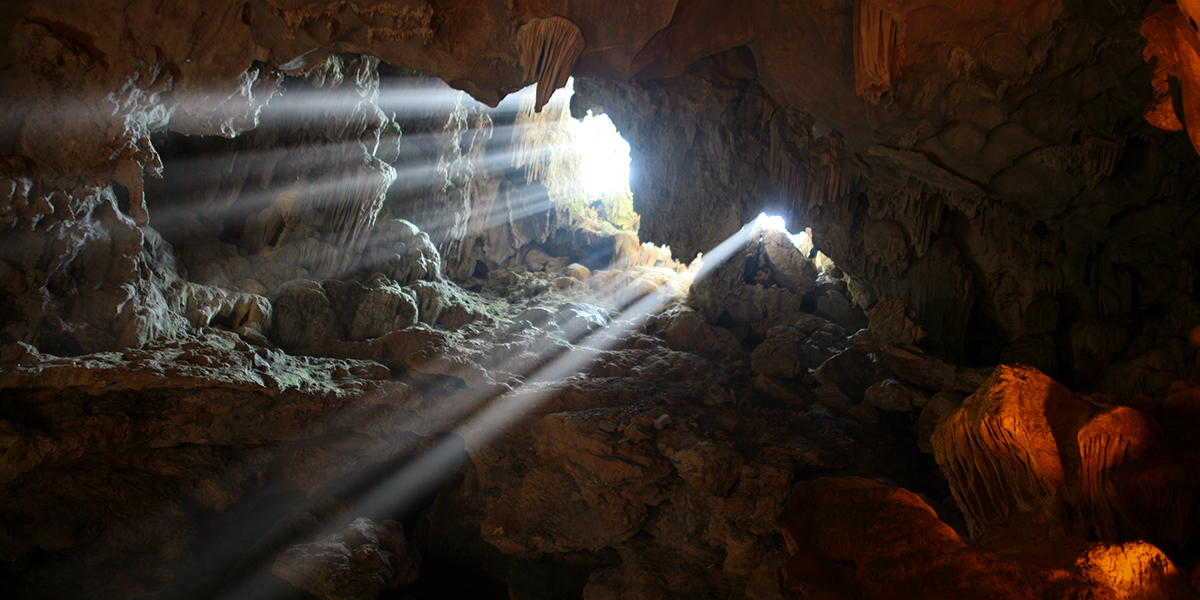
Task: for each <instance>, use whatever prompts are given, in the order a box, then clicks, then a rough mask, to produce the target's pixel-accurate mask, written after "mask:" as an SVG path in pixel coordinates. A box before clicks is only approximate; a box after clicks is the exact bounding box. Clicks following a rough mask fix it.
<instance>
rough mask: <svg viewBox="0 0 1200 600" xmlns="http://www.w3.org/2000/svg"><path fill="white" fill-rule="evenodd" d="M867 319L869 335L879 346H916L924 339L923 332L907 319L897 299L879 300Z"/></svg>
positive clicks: (901, 304) (907, 316)
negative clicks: (870, 334)
mask: <svg viewBox="0 0 1200 600" xmlns="http://www.w3.org/2000/svg"><path fill="white" fill-rule="evenodd" d="M867 318H868V319H869V321H870V329H871V333H872V334H873V335H874V336H875V340H876V341H877V342H879V343H880V344H885V345H886V344H916V343H917V342H920V341H921V340H923V339H925V331H924V330H922V329H921V327H920V326H919V325H917V324H916V323H913V321H912V319H911V318H909V315H908V311H906V310H905V308H904V303H903V302H901V300H900V299H899V298H894V297H893V298H884V299H883V300H880V301H879V302H878V303H877V304H876V305H875V307H874V308H872V309H871V312H869V313H867Z"/></svg>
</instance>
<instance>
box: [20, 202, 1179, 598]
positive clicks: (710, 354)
mask: <svg viewBox="0 0 1200 600" xmlns="http://www.w3.org/2000/svg"><path fill="white" fill-rule="evenodd" d="M389 227H391V228H392V230H395V229H396V228H403V231H404V232H406V233H407V234H408V237H404V236H402V237H404V239H405V240H408V242H406V243H409V246H408V247H409V248H410V250H409V252H408V254H406V255H403V256H401V255H396V256H397V258H398V259H400V258H403V260H402V261H401V262H402V263H403V264H399V263H392V267H394V269H393V271H392V272H393V274H395V273H397V272H399V271H403V272H404V273H412V272H414V267H413V265H414V264H417V263H421V264H427V263H423V262H422V261H426V259H430V258H433V256H430V255H429V253H430V252H432V253H433V254H434V255H436V251H432V250H431V249H430V248H426V249H425V250H423V251H420V252H418V251H412V250H411V248H412V247H416V246H421V244H420V243H419V242H420V239H419V238H420V235H422V234H419V233H418V232H416V228H415V227H412V226H411V225H410V224H407V223H404V222H394V223H392V224H391V225H388V224H381V225H380V228H381V230H387V229H388V228H389ZM147 239H148V240H150V241H147V242H146V244H147V247H148V248H149V247H151V246H153V245H154V244H153V243H152V242H154V240H153V236H150V237H148V238H147ZM414 240H415V241H414ZM158 243H159V244H161V245H165V244H166V242H165V241H161V240H159V241H158ZM422 247H423V246H422ZM615 247H616V248H617V251H616V252H615V253H614V261H615V262H616V263H617V265H619V266H616V267H612V268H609V269H601V270H595V271H592V270H589V269H587V268H586V267H582V266H581V265H578V264H570V265H567V266H562V265H563V264H564V263H565V262H566V258H562V259H558V260H557V261H553V262H552V263H551V264H549V265H546V264H543V265H541V266H540V268H536V267H537V265H535V268H533V269H531V268H529V267H528V266H523V267H517V268H508V269H496V270H492V271H491V272H490V273H488V276H487V277H486V278H472V279H469V280H465V281H461V282H459V283H460V284H461V285H458V284H455V283H452V282H450V281H449V280H447V279H445V278H444V277H443V276H442V275H441V274H440V273H439V272H437V269H425V270H424V271H422V272H421V274H420V275H419V276H418V277H417V278H415V279H413V280H412V281H409V282H408V283H407V284H406V285H401V282H400V281H398V280H397V279H393V278H391V277H389V276H387V275H384V274H382V273H376V274H374V275H371V276H369V277H368V276H361V275H359V276H355V277H347V278H344V279H343V280H327V281H324V282H316V281H308V282H299V283H293V284H289V285H285V286H281V287H280V288H279V290H280V291H279V292H278V293H277V295H276V297H275V298H274V299H273V301H271V302H269V303H268V304H269V309H267V308H264V307H263V306H260V305H259V304H256V303H255V302H256V301H252V300H253V298H251V296H252V295H250V294H244V293H235V292H222V291H221V290H220V289H219V288H213V287H209V286H203V285H200V284H194V283H189V282H185V281H182V280H180V281H178V282H176V284H175V287H174V288H173V289H175V290H176V292H178V293H180V294H184V295H186V296H187V298H186V299H185V300H180V301H179V302H180V303H181V304H182V305H186V306H187V307H188V308H189V311H182V312H184V314H187V315H189V318H191V319H192V321H193V324H197V323H199V324H200V326H199V327H197V328H196V329H195V330H194V332H193V333H190V334H188V335H186V336H183V337H180V338H178V339H176V340H174V341H169V342H153V343H151V344H149V345H147V346H146V347H144V348H142V349H130V350H125V351H122V352H102V353H94V354H87V355H81V356H72V357H58V356H53V355H50V354H46V353H40V352H38V351H37V350H36V349H34V348H33V347H31V346H28V345H26V344H14V345H10V346H7V347H5V348H3V350H2V353H0V365H2V366H0V388H3V390H4V396H5V402H4V408H3V420H0V428H2V429H0V431H2V437H0V440H2V442H0V444H2V447H3V455H2V456H3V462H2V466H3V471H2V472H3V482H4V483H3V485H2V486H0V506H3V507H4V508H3V511H2V512H0V515H2V516H0V519H2V521H3V522H2V525H3V526H2V528H0V548H2V550H3V563H2V564H3V568H4V569H5V571H6V573H5V577H4V579H6V580H7V581H8V583H7V584H5V586H7V590H6V591H5V593H4V595H5V597H9V598H17V597H29V598H34V597H77V598H101V597H127V598H201V597H204V598H212V597H238V598H241V597H246V598H266V597H274V598H285V597H288V598H313V597H317V598H323V599H325V598H373V597H379V598H414V599H416V598H449V597H464V596H465V597H479V598H513V599H533V598H588V599H601V598H614V599H615V598H633V597H637V598H733V597H746V598H776V597H783V598H809V597H815V598H884V597H896V598H901V597H924V598H942V597H945V598H950V597H964V594H965V595H966V596H965V597H977V595H978V594H985V595H987V596H988V597H995V598H999V597H1013V598H1018V597H1020V598H1025V597H1044V598H1068V597H1069V598H1084V597H1086V598H1133V597H1144V598H1159V597H1161V598H1168V597H1170V598H1192V597H1195V596H1196V591H1195V588H1196V587H1197V586H1196V584H1197V583H1200V581H1198V580H1200V568H1198V567H1197V564H1196V558H1197V552H1196V546H1195V542H1194V535H1193V528H1194V514H1195V512H1196V511H1195V509H1196V506H1195V499H1196V497H1195V496H1194V495H1191V494H1194V490H1195V487H1194V484H1195V482H1196V481H1197V472H1198V470H1200V467H1198V466H1197V457H1198V453H1197V446H1196V441H1195V438H1194V436H1193V435H1192V433H1191V432H1194V431H1195V429H1194V428H1195V425H1196V409H1195V407H1196V406H1197V405H1200V403H1198V402H1197V397H1198V395H1200V382H1197V381H1196V380H1194V379H1193V380H1192V382H1191V383H1188V382H1179V383H1177V384H1176V385H1175V386H1173V387H1172V389H1171V391H1170V392H1169V393H1168V394H1166V395H1164V396H1161V397H1149V396H1141V397H1138V398H1133V399H1121V398H1116V397H1112V396H1101V395H1093V396H1080V395H1076V394H1073V393H1071V392H1069V391H1067V390H1066V389H1065V388H1062V387H1061V386H1058V384H1056V383H1054V382H1053V381H1051V380H1049V379H1048V378H1047V377H1045V376H1044V375H1041V374H1040V373H1039V372H1037V371H1036V370H1034V369H1031V368H1028V367H1021V366H1006V367H1001V368H998V369H996V370H995V371H993V369H992V368H966V367H960V366H955V365H953V364H951V363H950V362H947V361H945V360H942V359H940V358H938V357H935V356H932V355H930V354H927V353H926V352H924V351H923V350H922V349H921V348H920V346H919V345H918V344H917V343H916V342H918V341H919V340H920V337H921V333H920V330H919V328H918V327H916V326H915V325H914V324H913V323H912V321H911V320H910V319H909V318H908V315H906V314H905V312H904V310H903V309H902V308H900V307H898V306H897V305H895V304H894V303H880V304H879V305H878V306H877V307H876V308H875V309H874V310H872V311H871V312H870V314H864V313H863V312H862V311H861V310H860V309H858V308H856V307H852V306H851V305H850V304H849V303H848V302H847V301H846V296H847V295H848V293H847V291H846V282H845V281H844V280H843V279H841V274H840V272H839V271H838V270H837V269H836V267H833V266H832V264H829V263H827V262H824V263H823V262H822V261H820V260H818V261H815V262H814V261H813V260H812V259H810V258H809V257H810V256H814V257H815V256H816V253H815V251H813V250H812V249H811V246H808V247H804V245H803V244H800V245H799V246H798V245H796V244H795V243H791V239H790V237H789V236H786V235H784V234H782V233H781V232H777V231H773V230H769V229H762V228H759V229H757V230H753V231H750V235H749V237H748V243H747V244H745V246H744V247H743V248H742V249H741V250H739V251H738V252H736V253H735V254H734V256H733V257H732V258H730V259H729V260H727V261H725V262H724V263H722V264H720V265H710V266H708V267H704V268H700V267H699V265H693V267H692V268H691V269H688V268H686V267H685V266H684V265H680V264H678V263H677V262H675V261H673V260H671V259H670V258H669V256H667V255H665V254H664V253H663V252H662V251H661V250H659V249H657V248H655V247H653V246H651V245H644V246H640V247H639V246H637V245H632V246H630V245H628V244H627V245H625V246H622V245H621V243H620V241H619V240H618V241H617V242H615ZM622 248H624V250H622ZM423 252H424V253H423ZM714 262H715V259H714ZM401 266H402V267H403V268H402V269H401V268H400V267H401ZM697 271H699V273H700V275H699V277H697ZM693 278H695V281H693ZM185 292H186V294H185ZM248 298H249V299H248ZM257 298H261V297H257ZM261 302H266V300H265V299H262V300H261ZM713 307H720V308H719V309H714V308H713ZM264 312H273V320H272V321H271V322H270V323H269V324H268V320H269V319H267V318H266V317H264V316H263V313H264ZM197 315H200V316H197ZM198 319H199V320H198ZM397 325H401V326H397ZM236 332H240V334H239V333H236ZM981 386H982V387H981ZM976 390H978V391H976ZM972 394H974V395H972ZM968 397H969V399H968ZM964 402H965V404H964ZM960 407H964V408H962V409H961V410H960ZM1130 407H1133V408H1130ZM1122 411H1125V412H1122ZM1134 413H1136V414H1134ZM1131 414H1133V416H1130V415H1131ZM947 415H949V416H947ZM944 416H945V417H946V418H945V419H943V417H944ZM1155 417H1157V418H1158V420H1159V421H1161V423H1162V425H1158V424H1157V423H1156V421H1155ZM939 420H941V422H942V426H941V429H939V430H938V433H937V434H935V427H936V426H938V423H939ZM1047 432H1049V433H1047ZM1089 436H1090V437H1089ZM1096 440H1099V442H1098V443H1099V448H1097V447H1096V444H1095V443H1092V442H1096ZM1089 444H1092V445H1089ZM935 452H936V454H937V460H936V461H935V456H934V453H935ZM939 463H941V468H939ZM943 473H947V474H948V475H949V480H948V479H947V476H946V475H943ZM1013 482H1018V483H1022V484H1024V486H1026V487H1025V489H1022V488H1021V487H1020V486H1016V485H1013ZM952 486H956V487H955V489H953V490H952ZM1189 486H1191V487H1189ZM952 492H953V494H952ZM956 497H957V498H958V500H957V501H956ZM963 507H966V510H965V514H964V509H963ZM1142 540H1150V542H1153V543H1154V544H1156V545H1151V543H1148V542H1146V541H1142ZM1156 546H1157V547H1156ZM1160 548H1161V550H1160ZM1164 552H1165V553H1166V554H1164ZM1168 557H1169V560H1168ZM1031 593H1032V595H1030V594H1031Z"/></svg>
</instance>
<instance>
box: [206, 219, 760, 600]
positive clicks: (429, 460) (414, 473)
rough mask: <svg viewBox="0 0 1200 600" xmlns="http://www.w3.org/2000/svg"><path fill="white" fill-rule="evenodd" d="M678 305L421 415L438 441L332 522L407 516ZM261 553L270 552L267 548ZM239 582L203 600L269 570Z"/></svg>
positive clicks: (659, 299)
mask: <svg viewBox="0 0 1200 600" xmlns="http://www.w3.org/2000/svg"><path fill="white" fill-rule="evenodd" d="M771 225H774V221H772V220H771V219H770V218H769V217H766V216H765V215H760V216H759V217H758V218H756V219H755V220H754V221H752V222H751V223H749V224H747V225H745V226H744V227H742V228H741V229H740V230H739V231H738V232H737V233H735V234H734V235H732V236H730V237H729V238H728V239H726V240H725V241H723V242H722V243H721V244H719V245H717V246H716V247H715V248H713V249H712V250H711V251H710V252H708V253H706V254H705V260H704V268H702V269H701V270H700V271H699V272H697V273H696V274H695V276H694V277H695V278H697V279H698V278H701V277H704V276H705V275H706V274H707V273H709V272H711V271H712V270H713V269H715V268H716V267H718V266H719V265H720V264H722V263H723V262H725V261H726V260H728V259H729V258H730V257H732V256H733V255H734V254H736V253H737V252H738V251H739V250H740V249H741V248H742V247H744V246H745V245H746V244H747V243H748V242H750V241H751V240H753V239H755V238H756V237H757V234H759V233H760V232H761V231H762V230H763V229H764V228H767V227H769V226H771ZM677 299H678V297H677V292H676V291H674V290H672V289H671V288H670V287H669V286H660V287H659V288H658V289H655V290H653V291H651V292H650V293H647V294H645V295H643V296H641V297H640V298H637V299H635V300H634V301H632V302H631V303H629V304H628V305H626V306H624V307H622V309H621V310H620V312H619V313H618V314H617V315H616V316H615V317H613V318H612V319H610V320H609V322H608V324H607V325H605V326H603V327H600V328H599V329H597V330H595V331H591V332H588V331H579V332H578V335H577V336H575V338H574V339H572V340H571V342H572V345H571V346H570V347H569V348H568V349H567V350H566V351H564V352H562V353H560V354H559V355H558V356H555V357H553V358H552V359H551V360H550V361H549V362H547V363H545V364H544V365H543V366H541V367H534V366H533V365H534V364H535V363H536V362H538V361H537V360H536V359H532V358H518V359H517V360H515V361H513V363H512V364H509V365H505V366H504V368H503V369H501V368H497V369H495V370H496V371H506V372H512V373H522V374H527V376H526V377H524V379H523V381H522V382H521V383H520V384H519V385H518V386H516V387H514V388H510V389H507V390H503V387H500V388H499V389H501V390H503V391H501V392H500V393H499V394H498V395H496V394H494V392H489V391H488V389H484V388H479V387H475V388H471V389H469V390H467V391H466V393H465V394H462V395H460V396H459V397H458V398H456V399H455V402H453V403H447V404H446V405H442V406H439V407H438V409H437V412H438V414H437V416H436V423H430V420H429V416H428V415H423V416H422V417H421V419H420V420H421V421H422V422H423V423H424V427H423V429H425V430H427V431H440V432H442V433H441V434H438V435H437V437H438V438H439V440H438V441H437V442H436V443H435V444H434V445H433V446H432V447H431V448H430V449H428V450H426V451H424V452H422V453H420V454H419V455H418V456H416V457H415V458H413V459H411V460H408V461H407V462H406V463H405V464H403V465H402V466H400V467H399V468H398V469H397V470H396V471H395V472H393V473H390V474H383V476H381V477H379V478H378V480H375V478H372V480H373V481H372V482H370V484H369V486H368V487H367V488H365V489H361V490H358V491H357V493H355V492H353V491H350V493H351V495H352V496H354V497H353V498H351V499H350V501H349V502H347V504H346V506H345V507H344V509H343V510H342V511H341V513H340V515H339V516H338V517H335V518H332V519H331V521H332V522H342V521H347V522H348V519H351V518H354V517H359V516H368V517H370V518H372V519H384V518H388V517H389V516H390V515H396V514H403V513H406V512H408V511H410V510H413V509H414V508H416V507H417V504H418V502H420V501H421V499H422V498H424V497H426V496H427V495H428V494H430V493H432V492H433V491H435V490H436V488H437V487H438V486H439V485H441V483H442V482H443V481H444V479H445V478H446V477H449V476H450V475H451V474H452V473H454V472H455V470H456V469H457V468H458V466H459V465H460V463H461V462H462V460H463V456H464V452H463V450H464V448H463V447H462V445H461V444H460V443H459V442H457V441H454V440H458V439H461V440H465V442H466V450H468V451H477V450H479V449H481V448H483V447H485V446H487V445H488V444H489V443H491V442H492V441H493V440H495V439H496V438H497V437H498V436H500V435H502V434H503V433H504V432H505V431H507V430H508V429H509V428H511V427H513V426H514V425H515V424H516V423H518V422H519V421H520V420H521V419H522V418H523V417H524V416H525V415H528V414H529V413H530V412H531V411H532V410H534V409H535V408H536V407H537V406H538V405H539V404H540V403H542V402H544V401H545V400H546V399H547V398H549V397H550V396H551V395H552V394H553V393H554V392H555V388H554V384H555V383H556V382H560V381H563V380H564V379H566V378H568V377H570V376H572V375H574V374H576V373H581V372H583V371H585V370H586V369H587V367H588V366H589V365H590V364H592V363H593V362H594V361H595V360H596V358H597V357H598V356H599V355H601V354H602V353H604V352H607V351H610V350H612V349H613V348H614V347H616V346H617V345H618V344H620V343H621V342H622V341H623V340H624V339H625V337H626V336H628V335H629V334H630V333H632V332H633V331H636V330H637V329H638V328H640V327H641V326H642V325H643V324H644V323H645V321H646V319H647V318H649V317H651V316H653V315H655V314H657V313H658V312H660V311H661V310H663V308H664V307H665V306H666V305H667V304H668V303H670V302H672V301H674V300H677ZM460 374H461V375H464V376H467V375H468V374H467V373H460ZM492 389H496V388H492ZM414 419H416V417H415V416H409V417H408V418H407V419H403V418H402V419H400V420H398V421H396V422H395V423H392V424H390V425H391V426H393V427H396V428H399V429H404V428H405V427H411V426H412V425H413V424H414V423H413V422H412V420H414ZM448 434H453V435H448ZM411 449H412V446H408V447H406V448H404V449H403V451H408V450H411ZM402 453H403V452H402ZM402 453H401V454H402ZM260 545H264V544H261V543H260ZM265 546H268V547H269V546H270V544H265ZM270 559H271V557H269V556H264V557H261V558H260V559H258V562H260V563H265V562H266V561H269V560H270ZM242 577H243V579H242V580H241V581H239V582H234V584H233V585H232V586H230V587H228V588H226V589H223V590H215V591H214V590H207V591H206V592H205V594H206V595H210V594H214V593H215V597H218V598H228V599H231V600H232V599H240V598H244V597H246V596H245V592H246V591H248V590H251V589H254V590H259V591H261V589H262V588H263V587H264V586H266V585H267V584H268V583H269V582H270V581H271V576H270V575H269V571H268V570H267V569H263V570H261V571H252V572H249V573H245V574H243V576H242ZM197 597H199V596H197ZM210 597H212V596H211V595H210Z"/></svg>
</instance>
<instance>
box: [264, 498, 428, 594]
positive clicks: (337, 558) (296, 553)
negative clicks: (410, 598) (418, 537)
mask: <svg viewBox="0 0 1200 600" xmlns="http://www.w3.org/2000/svg"><path fill="white" fill-rule="evenodd" d="M420 570H421V556H420V555H419V554H417V551H416V549H415V548H413V547H412V546H410V545H408V543H407V542H406V541H405V540H404V526H402V525H401V524H399V523H397V522H395V521H384V522H382V523H376V522H374V521H372V520H370V519H368V518H366V517H360V518H358V519H356V520H355V521H354V522H353V523H351V524H350V525H347V526H346V528H345V529H343V530H341V531H339V532H337V533H333V534H330V535H327V536H325V537H322V538H321V539H319V540H317V541H315V542H310V543H307V544H297V545H295V546H292V547H291V548H288V549H287V550H284V551H283V553H281V554H280V555H279V557H278V558H276V559H275V564H274V565H273V566H272V567H271V572H272V573H274V574H275V575H278V576H279V577H281V578H283V579H285V580H287V581H288V582H289V583H291V584H292V585H293V586H295V587H296V588H297V589H300V590H304V591H305V592H308V593H310V594H312V595H314V596H316V597H317V598H319V599H320V600H372V599H374V598H375V597H376V596H378V595H379V594H380V593H381V592H383V591H384V590H386V589H388V588H392V587H397V586H400V585H405V584H408V583H412V582H413V581H414V580H415V579H416V578H417V575H418V574H420Z"/></svg>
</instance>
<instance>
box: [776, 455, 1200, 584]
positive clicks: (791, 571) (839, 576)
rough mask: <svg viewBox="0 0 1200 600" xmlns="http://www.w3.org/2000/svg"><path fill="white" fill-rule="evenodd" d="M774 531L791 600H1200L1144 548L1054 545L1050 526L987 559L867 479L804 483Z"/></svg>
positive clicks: (908, 496) (905, 496)
mask: <svg viewBox="0 0 1200 600" xmlns="http://www.w3.org/2000/svg"><path fill="white" fill-rule="evenodd" d="M776 526H777V527H778V528H779V530H780V531H781V532H782V533H783V534H784V537H785V538H786V540H787V544H788V550H789V551H790V552H791V554H792V556H791V559H790V560H789V561H788V563H787V564H786V565H784V567H783V569H782V570H781V571H780V594H781V597H782V598H785V599H792V598H812V597H822V598H867V599H872V600H874V599H880V600H883V599H891V598H946V599H950V598H963V597H976V596H978V597H985V596H986V597H988V598H1014V599H1015V598H1028V597H1031V596H1032V597H1036V598H1063V599H1065V598H1075V597H1078V596H1079V595H1086V596H1089V597H1095V598H1112V599H1114V600H1115V599H1117V598H1130V597H1139V598H1161V599H1166V598H1196V597H1197V593H1196V591H1195V590H1194V589H1192V587H1191V585H1190V583H1189V582H1188V581H1187V578H1186V574H1185V573H1184V572H1183V571H1182V570H1180V569H1179V568H1178V567H1176V566H1175V565H1174V564H1173V563H1172V562H1171V561H1170V560H1169V559H1167V557H1166V556H1165V555H1164V554H1163V553H1162V551H1160V550H1159V549H1158V548H1155V547H1154V546H1152V545H1150V544H1147V543H1145V542H1141V541H1136V542H1128V543H1125V544H1114V543H1106V542H1090V543H1089V542H1086V541H1084V540H1082V539H1078V538H1065V539H1059V540H1053V538H1051V539H1049V540H1048V539H1047V538H1046V534H1045V529H1044V524H1043V529H1042V531H1041V533H1040V535H1039V534H1038V533H1036V532H1034V533H1032V534H1030V533H1026V534H1023V535H1009V534H1006V533H1005V532H1003V530H1000V531H998V532H997V533H996V537H997V538H1000V539H999V540H996V539H993V540H992V541H991V542H989V544H988V547H987V548H986V551H981V550H977V549H975V548H972V547H971V546H970V545H969V544H968V542H967V541H966V540H963V539H962V538H960V537H959V535H958V534H957V533H955V531H954V530H953V529H951V528H950V527H949V526H948V525H946V524H945V523H943V522H941V521H940V520H939V519H938V517H937V514H936V513H935V512H934V511H933V509H931V508H930V507H929V506H928V505H927V504H926V503H925V502H923V501H922V500H921V499H920V498H919V497H918V496H917V495H916V494H913V493H912V492H909V491H907V490H904V489H901V488H895V487H890V486H886V485H882V484H879V483H876V482H874V481H870V480H867V479H861V478H845V479H820V480H817V481H811V482H801V483H798V484H796V486H795V488H794V489H793V491H792V494H791V496H790V497H789V498H788V502H787V505H786V506H785V507H784V509H783V512H782V514H780V516H779V518H778V519H777V521H776ZM1005 541H1007V542H1008V543H1007V544H1006V543H1005ZM1064 571H1065V573H1064Z"/></svg>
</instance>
